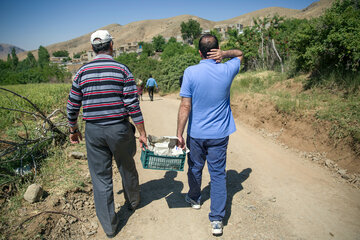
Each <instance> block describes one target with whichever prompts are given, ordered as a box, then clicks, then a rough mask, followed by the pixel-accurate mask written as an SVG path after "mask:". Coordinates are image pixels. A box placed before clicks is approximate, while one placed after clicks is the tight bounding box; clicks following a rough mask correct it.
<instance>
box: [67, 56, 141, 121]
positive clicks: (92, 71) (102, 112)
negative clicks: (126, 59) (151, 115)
mask: <svg viewBox="0 0 360 240" xmlns="http://www.w3.org/2000/svg"><path fill="white" fill-rule="evenodd" d="M81 106H82V107H83V119H84V120H85V121H88V122H91V123H96V124H100V125H110V124H115V123H119V122H122V121H124V120H127V119H128V118H129V116H130V117H131V118H132V120H133V121H134V123H135V124H140V123H143V122H144V121H143V117H142V113H141V109H140V106H139V102H138V99H137V88H136V83H135V81H134V77H133V75H132V73H131V72H130V70H129V69H128V68H127V67H126V66H125V65H123V64H121V63H119V62H117V61H115V60H114V59H113V58H112V57H111V56H109V55H105V54H99V55H97V56H96V58H95V59H94V60H93V61H91V62H89V63H87V64H85V65H83V66H82V67H81V68H80V69H79V70H78V72H77V73H76V75H75V78H74V81H73V84H72V87H71V91H70V94H69V99H68V103H67V117H68V121H69V125H70V126H72V127H73V126H75V125H76V123H77V118H78V115H79V111H80V107H81Z"/></svg>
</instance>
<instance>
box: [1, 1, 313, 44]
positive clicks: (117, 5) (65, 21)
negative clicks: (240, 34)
mask: <svg viewBox="0 0 360 240" xmlns="http://www.w3.org/2000/svg"><path fill="white" fill-rule="evenodd" d="M313 2H315V0H296V1H295V0H272V1H270V0H251V1H245V0H222V1H213V0H182V1H171V0H167V1H166V0H152V1H144V0H138V1H122V0H117V1H115V0H97V1H95V0H72V1H70V0H60V1H56V0H0V32H1V34H0V43H7V44H12V45H15V46H17V47H20V48H23V49H25V50H32V49H37V48H38V47H39V46H40V45H43V46H47V45H50V44H53V43H57V42H62V41H66V40H70V39H73V38H76V37H79V36H81V35H84V34H86V33H89V32H92V31H94V30H96V29H98V28H101V27H104V26H106V25H109V24H112V23H118V24H121V25H125V24H128V23H131V22H134V21H140V20H147V19H160V18H169V17H174V16H178V15H183V14H190V15H196V16H198V17H201V18H205V19H208V20H211V21H221V20H226V19H230V18H233V17H237V16H240V15H242V14H245V13H249V12H252V11H255V10H259V9H262V8H266V7H285V8H293V9H303V8H305V7H307V6H308V5H310V4H311V3H313Z"/></svg>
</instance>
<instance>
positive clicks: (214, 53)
mask: <svg viewBox="0 0 360 240" xmlns="http://www.w3.org/2000/svg"><path fill="white" fill-rule="evenodd" d="M234 57H237V58H239V59H240V61H242V60H243V52H242V51H241V50H238V49H232V50H226V51H222V50H221V49H211V50H210V52H208V54H207V58H208V59H214V60H216V62H221V60H223V59H224V58H234Z"/></svg>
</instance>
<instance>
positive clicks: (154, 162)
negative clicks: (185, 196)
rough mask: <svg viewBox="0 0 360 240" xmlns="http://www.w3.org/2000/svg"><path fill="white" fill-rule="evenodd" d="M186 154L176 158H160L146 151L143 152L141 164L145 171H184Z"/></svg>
mask: <svg viewBox="0 0 360 240" xmlns="http://www.w3.org/2000/svg"><path fill="white" fill-rule="evenodd" d="M185 157H186V154H185V153H184V154H181V155H179V156H178V157H175V156H160V155H156V154H154V152H153V151H150V150H148V149H146V150H145V151H144V150H142V151H141V157H140V159H141V163H142V165H143V168H144V169H156V170H170V171H184V164H185Z"/></svg>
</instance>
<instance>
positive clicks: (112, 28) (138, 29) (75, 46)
mask: <svg viewBox="0 0 360 240" xmlns="http://www.w3.org/2000/svg"><path fill="white" fill-rule="evenodd" d="M333 1H334V0H320V1H318V2H314V3H312V4H311V5H309V6H308V7H306V8H305V9H302V10H296V9H288V8H281V7H270V8H264V9H261V10H257V11H254V12H251V13H247V14H243V15H241V16H238V17H235V18H231V19H228V20H223V21H218V22H214V21H210V20H206V19H203V18H199V17H197V16H192V15H180V16H176V17H171V18H165V19H156V20H143V21H138V22H132V23H129V24H126V25H120V24H110V25H107V26H104V27H102V28H101V29H106V30H108V31H109V32H110V34H112V36H113V37H114V38H115V40H114V43H115V46H116V47H119V46H120V45H123V44H126V43H129V42H139V41H151V39H152V38H153V37H154V36H157V35H159V34H160V35H163V36H164V37H165V38H167V37H171V36H174V37H176V36H179V35H181V32H180V24H181V22H184V21H188V20H189V19H194V20H196V21H198V22H199V23H200V25H201V27H202V28H203V29H211V28H213V27H214V26H215V25H218V24H232V23H242V24H243V25H244V26H249V25H251V23H252V19H253V18H257V17H265V16H273V15H275V14H278V15H280V16H285V17H287V18H292V17H294V18H312V17H318V16H320V15H321V14H322V13H323V11H324V9H326V8H328V7H330V6H331V3H332V2H333ZM94 30H95V29H94ZM90 35H91V33H88V34H85V35H82V36H80V37H78V38H74V39H71V40H68V41H65V42H60V43H56V44H52V45H49V46H46V48H47V49H48V51H49V52H50V53H52V52H55V51H58V50H67V51H68V52H69V53H70V55H71V56H72V54H73V53H78V52H81V51H84V50H85V51H87V50H90V44H89V39H90ZM32 52H33V53H34V55H35V56H37V50H33V51H32ZM25 57H26V53H23V54H20V55H19V58H20V59H23V58H25Z"/></svg>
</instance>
